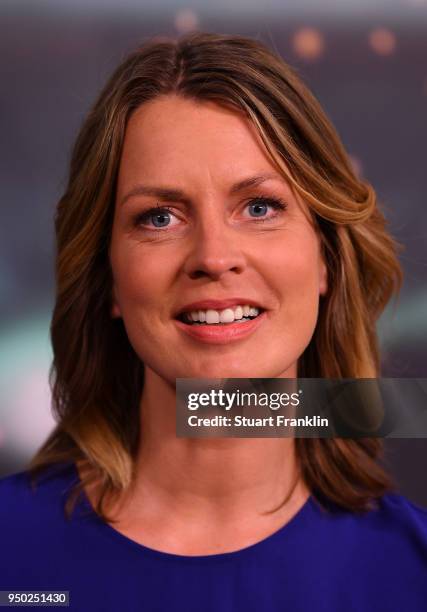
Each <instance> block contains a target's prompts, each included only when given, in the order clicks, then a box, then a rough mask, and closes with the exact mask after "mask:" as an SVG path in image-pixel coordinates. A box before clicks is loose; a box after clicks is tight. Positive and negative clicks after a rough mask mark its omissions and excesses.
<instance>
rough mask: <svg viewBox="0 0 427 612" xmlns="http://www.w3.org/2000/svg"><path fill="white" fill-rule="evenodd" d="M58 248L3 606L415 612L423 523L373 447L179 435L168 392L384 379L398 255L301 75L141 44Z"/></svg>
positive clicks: (425, 544) (251, 53) (222, 54)
mask: <svg viewBox="0 0 427 612" xmlns="http://www.w3.org/2000/svg"><path fill="white" fill-rule="evenodd" d="M56 234H57V248H58V252H57V296H56V304H55V310H54V315H53V320H52V327H51V336H52V344H53V350H54V363H53V368H52V378H53V380H52V383H53V398H54V407H55V411H56V415H57V419H58V425H57V427H56V428H55V430H54V432H53V433H52V434H51V435H50V437H49V439H48V440H47V441H46V443H45V444H44V445H43V447H42V448H41V449H40V450H39V452H38V453H37V455H36V456H35V457H34V459H33V461H32V463H31V465H30V468H31V476H32V483H33V487H32V488H31V489H30V486H29V478H28V474H27V473H26V472H23V473H21V474H18V475H15V476H12V477H9V478H6V479H4V480H3V482H2V484H1V488H0V490H1V499H2V500H4V501H5V502H7V504H8V508H7V509H6V510H5V509H4V507H5V503H3V504H2V511H1V513H2V514H1V517H2V518H3V521H2V525H5V526H7V527H6V529H4V533H3V536H2V540H3V542H5V543H6V544H5V548H4V550H5V551H6V552H4V553H3V556H4V558H5V560H7V559H9V564H8V569H7V570H6V572H5V573H4V574H3V576H2V578H1V588H2V589H21V590H23V589H25V590H28V589H37V590H42V589H44V590H46V589H48V590H54V589H59V590H68V591H69V592H70V605H71V607H72V608H73V609H76V610H140V609H143V610H185V611H187V612H188V611H192V610H197V611H199V610H221V611H222V612H224V611H228V610H230V611H231V610H233V611H235V610H292V611H294V612H295V611H299V610H301V611H302V610H304V611H305V610H327V611H328V612H331V611H335V610H337V611H338V610H339V611H342V610H357V611H359V610H370V609H375V610H376V611H378V610H384V611H386V610H387V611H390V610H401V609H405V610H411V611H414V612H415V611H421V610H425V609H427V514H426V512H425V511H423V510H421V509H420V508H417V507H415V506H414V505H412V504H411V503H410V502H409V501H407V500H406V499H405V498H403V497H401V496H400V495H397V494H396V493H393V492H391V483H390V480H389V477H388V476H387V474H386V473H385V471H384V469H383V467H382V466H381V465H380V450H381V448H380V443H379V441H378V440H376V439H362V440H351V439H338V438H337V439H298V440H294V439H291V438H288V439H275V438H269V439H220V438H219V439H212V438H210V439H207V440H206V439H185V438H177V437H176V433H175V382H176V379H177V378H205V377H209V378H219V377H231V378H239V377H241V378H248V377H257V378H268V377H270V378H275V377H278V378H296V377H327V378H342V377H344V378H345V377H356V378H357V377H365V378H372V377H376V376H377V375H378V374H379V355H378V346H377V337H376V331H375V322H376V320H377V318H378V316H379V315H380V313H381V312H382V310H383V309H384V307H385V305H386V304H387V302H388V301H389V300H390V298H391V296H392V295H393V292H394V291H395V290H396V289H397V288H398V286H399V282H400V268H399V264H398V262H397V258H396V246H395V243H394V241H393V239H392V238H391V237H390V236H389V234H388V233H387V230H386V224H385V220H384V217H383V215H382V213H381V212H380V210H379V209H378V207H377V204H376V198H375V193H374V191H373V189H372V187H371V186H370V185H368V184H367V183H366V182H363V181H361V180H360V179H358V178H357V177H356V176H355V174H354V172H353V170H352V168H351V166H350V164H349V161H348V158H347V155H346V153H345V152H344V149H343V147H342V145H341V143H340V141H339V139H338V136H337V135H336V133H335V132H334V130H333V128H332V127H331V125H330V123H329V121H328V119H327V118H326V117H325V115H324V113H323V111H322V110H321V108H320V106H319V104H318V102H317V101H316V100H315V99H314V97H313V96H312V95H311V94H310V93H309V91H308V90H307V89H306V88H305V86H304V85H303V84H302V83H301V81H300V80H299V79H298V78H297V77H296V76H295V74H294V73H293V72H292V70H291V69H290V68H289V67H288V66H287V65H286V64H285V63H284V62H283V61H282V60H281V59H280V58H279V57H277V56H275V55H274V54H272V53H271V52H270V51H269V50H267V49H266V48H265V47H264V46H263V45H262V44H261V43H259V42H256V41H254V40H251V39H247V38H243V37H240V36H227V35H216V34H207V33H193V34H191V35H187V36H185V37H183V38H181V39H180V40H178V41H177V42H173V41H168V40H163V41H157V40H154V41H152V42H150V43H147V44H145V45H144V46H143V47H141V48H140V49H138V50H137V51H136V52H134V53H133V54H131V55H130V56H129V57H128V58H127V59H126V60H125V61H124V62H123V63H122V64H121V65H120V66H119V67H118V69H117V70H116V72H115V73H114V74H113V76H112V77H111V79H110V80H109V82H108V83H107V85H106V87H105V88H104V90H103V91H102V93H101V95H100V97H99V99H98V101H97V102H96V104H95V105H94V107H93V109H92V110H91V112H90V113H89V114H88V116H87V118H86V120H85V122H84V125H83V127H82V129H81V132H80V134H79V137H78V139H77V142H76V145H75V148H74V151H73V156H72V160H71V168H70V177H69V182H68V186H67V190H66V192H65V194H64V196H63V197H62V198H61V200H60V202H59V205H58V211H57V217H56ZM79 493H82V496H79Z"/></svg>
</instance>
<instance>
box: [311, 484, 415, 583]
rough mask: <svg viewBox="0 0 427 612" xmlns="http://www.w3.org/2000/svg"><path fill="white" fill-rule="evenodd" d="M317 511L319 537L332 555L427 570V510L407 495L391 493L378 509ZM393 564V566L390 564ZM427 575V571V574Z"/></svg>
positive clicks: (351, 561)
mask: <svg viewBox="0 0 427 612" xmlns="http://www.w3.org/2000/svg"><path fill="white" fill-rule="evenodd" d="M328 510H329V511H323V510H320V509H319V510H317V511H316V513H317V521H316V523H317V526H318V528H319V535H318V538H319V540H321V541H322V543H323V544H324V545H325V547H326V545H327V547H328V549H329V550H330V551H331V555H333V554H338V553H340V555H341V556H342V558H343V559H347V560H348V563H349V565H351V566H352V567H355V565H357V564H358V563H360V564H362V565H364V566H366V565H369V566H370V567H371V568H372V569H373V570H375V571H379V568H380V567H382V568H383V569H384V570H385V569H386V568H388V569H390V567H391V566H393V568H394V570H397V568H400V569H402V568H403V566H405V567H406V569H405V571H409V572H410V571H411V568H412V569H413V568H417V571H423V572H427V510H426V509H425V508H421V507H420V506H418V505H416V504H414V503H413V502H411V501H410V500H409V499H407V498H406V497H405V496H403V495H400V494H397V493H389V494H386V495H384V496H383V497H381V498H380V499H379V500H378V502H377V505H376V507H375V508H373V509H372V510H370V511H368V512H364V513H358V512H349V511H344V510H339V509H338V508H336V507H332V508H329V509H328ZM389 566H390V567H389ZM426 575H427V574H424V576H426Z"/></svg>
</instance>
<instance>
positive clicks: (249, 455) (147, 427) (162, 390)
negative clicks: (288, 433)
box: [133, 368, 308, 519]
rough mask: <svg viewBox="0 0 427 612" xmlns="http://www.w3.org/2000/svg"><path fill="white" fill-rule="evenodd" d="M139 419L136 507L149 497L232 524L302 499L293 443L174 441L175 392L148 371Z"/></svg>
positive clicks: (284, 440)
mask: <svg viewBox="0 0 427 612" xmlns="http://www.w3.org/2000/svg"><path fill="white" fill-rule="evenodd" d="M140 414H141V439H140V450H139V453H138V457H137V463H136V478H135V483H134V487H133V497H134V499H138V498H140V499H141V503H142V499H146V493H147V491H149V492H150V494H151V495H153V494H155V495H156V497H157V498H158V499H161V500H163V501H164V503H165V504H167V505H170V504H172V505H173V507H174V508H175V509H181V510H182V511H183V512H187V511H188V510H190V511H192V512H196V511H198V512H200V513H205V514H206V513H207V514H211V513H212V514H214V515H215V517H216V518H217V519H220V517H221V516H223V517H224V516H225V515H226V516H227V518H228V519H232V518H233V517H235V518H237V517H238V516H242V514H243V515H245V516H247V515H248V512H249V511H251V512H255V513H264V512H269V511H272V510H273V509H274V508H275V507H277V506H279V505H280V504H281V503H283V502H284V501H285V500H286V499H287V498H288V499H289V500H291V499H292V501H293V504H292V505H294V503H298V500H299V501H301V500H304V499H306V498H307V496H308V491H307V489H306V488H305V486H304V485H303V483H302V481H301V479H300V478H299V470H298V465H297V460H296V456H295V443H294V439H293V438H217V439H214V438H210V439H206V438H204V439H194V438H177V437H176V433H175V388H174V387H173V386H172V385H170V384H168V383H167V382H166V381H165V380H163V379H162V378H160V377H159V376H158V375H157V374H155V373H154V372H153V371H152V370H150V369H148V368H146V376H145V382H144V390H143V393H142V397H141V403H140ZM196 509H197V510H196Z"/></svg>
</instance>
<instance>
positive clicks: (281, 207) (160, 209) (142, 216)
mask: <svg viewBox="0 0 427 612" xmlns="http://www.w3.org/2000/svg"><path fill="white" fill-rule="evenodd" d="M254 203H261V204H266V205H267V206H270V207H271V208H273V209H274V210H275V211H276V214H275V215H273V216H272V217H266V218H261V217H259V218H257V217H253V220H254V222H255V223H265V222H266V221H271V220H272V219H275V218H276V217H277V216H278V215H280V214H281V213H282V212H284V211H285V210H286V209H287V207H288V205H287V204H286V202H284V201H283V200H282V199H281V198H276V197H274V198H272V197H269V196H263V195H261V196H257V197H255V198H251V199H250V200H248V202H246V206H250V205H253V204H254ZM165 212H168V213H171V214H174V213H173V209H172V208H170V207H169V206H153V207H152V208H150V209H149V210H146V211H145V212H143V213H139V214H137V215H136V216H135V218H134V221H133V223H134V226H135V227H138V226H141V224H142V223H143V222H146V221H148V220H149V219H150V218H151V217H152V216H153V215H156V214H157V215H158V214H162V213H165ZM166 228H167V226H165V227H164V228H160V227H154V226H153V227H150V229H149V231H154V232H164V231H165V229H166ZM144 229H147V227H145V228H144Z"/></svg>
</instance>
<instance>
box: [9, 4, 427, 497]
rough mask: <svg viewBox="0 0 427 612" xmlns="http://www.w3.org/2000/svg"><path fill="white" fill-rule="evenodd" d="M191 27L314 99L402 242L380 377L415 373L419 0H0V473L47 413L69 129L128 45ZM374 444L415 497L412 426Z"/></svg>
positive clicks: (383, 332) (417, 450)
mask: <svg viewBox="0 0 427 612" xmlns="http://www.w3.org/2000/svg"><path fill="white" fill-rule="evenodd" d="M194 29H198V30H205V31H210V32H220V33H229V34H242V35H247V36H251V37H253V38H256V39H259V40H261V41H263V42H265V43H266V44H267V45H269V46H270V47H271V48H272V49H274V50H275V51H276V52H278V53H279V54H280V55H281V56H282V57H283V58H284V59H285V60H286V61H287V62H288V63H289V64H291V65H292V66H293V67H294V68H295V69H296V70H297V71H298V73H299V75H300V76H301V77H302V78H303V80H304V81H305V82H306V83H307V84H308V86H309V87H310V88H311V89H312V91H313V93H314V94H315V95H316V96H317V98H318V99H319V100H320V102H321V104H322V105H323V107H324V109H325V111H326V112H327V114H328V115H329V117H330V118H331V119H332V121H333V123H334V125H335V126H336V128H337V130H338V132H339V134H340V136H341V138H342V140H343V142H344V145H345V146H346V148H347V150H348V151H349V153H350V155H351V159H352V162H353V164H354V167H355V169H356V171H357V172H358V173H359V174H360V175H361V176H363V177H364V178H366V179H367V180H369V181H370V182H371V183H372V184H373V185H374V187H375V188H376V190H377V193H378V196H379V200H380V202H381V205H382V206H383V209H384V210H385V212H386V216H387V218H388V220H389V224H390V229H391V231H392V233H393V234H394V235H395V236H396V238H397V239H398V240H399V242H401V243H402V244H403V245H404V247H405V248H404V250H403V252H402V254H401V262H402V265H403V267H404V271H405V282H404V286H403V290H402V293H401V296H400V299H399V301H398V302H397V303H396V304H395V306H394V308H393V307H392V308H389V309H388V310H387V311H386V313H385V314H384V316H383V317H382V319H381V321H380V324H379V332H380V337H381V344H382V349H383V376H389V377H419V378H421V377H426V370H427V366H426V362H427V247H426V243H427V207H426V193H427V180H426V170H427V164H426V154H425V149H426V142H427V121H426V117H427V61H426V60H427V0H376V2H375V3H373V2H372V1H371V0H342V1H341V2H339V1H338V0H264V2H262V3H261V2H259V1H257V0H231V2H229V1H228V0H227V1H226V0H216V1H215V2H210V3H208V2H206V1H203V0H189V1H188V2H186V3H185V2H184V3H183V2H178V1H177V0H161V1H160V2H147V1H145V0H120V2H117V1H116V0H102V1H101V0H69V1H68V2H67V1H66V0H62V1H61V0H28V1H22V0H11V1H5V0H3V1H1V2H0V46H1V53H0V68H1V74H2V78H1V81H0V83H1V88H2V91H1V97H0V105H1V106H0V108H1V112H0V117H1V122H2V127H1V138H0V148H1V165H0V185H1V187H0V188H1V199H0V210H1V219H2V220H1V224H0V232H1V234H0V237H1V240H0V255H1V256H0V477H1V476H4V475H7V474H10V473H13V472H15V471H19V470H20V469H23V467H24V466H25V464H26V462H27V461H28V460H29V458H30V457H31V455H32V454H33V453H34V452H35V450H36V449H37V447H38V446H39V445H40V444H41V442H42V441H43V440H44V438H45V437H46V435H47V433H48V432H49V431H50V429H51V428H52V426H53V418H52V415H51V403H50V391H49V386H48V371H49V366H50V362H51V358H52V355H51V348H50V342H49V322H50V317H51V313H52V308H53V297H54V273H53V270H54V229H53V217H54V211H55V206H56V202H57V201H58V199H59V197H60V196H61V194H62V192H63V190H64V188H65V181H66V177H67V165H68V161H69V156H70V150H71V146H72V143H73V141H74V139H75V137H76V135H77V130H78V128H79V126H80V124H81V122H82V120H83V117H84V115H85V113H86V112H87V110H88V109H89V106H90V105H91V103H92V102H93V100H94V98H95V96H96V95H97V93H98V92H99V90H100V88H101V86H102V85H103V84H104V82H105V80H106V78H107V77H108V76H109V74H110V73H111V71H112V70H113V69H114V68H115V66H116V65H117V64H118V63H119V62H120V61H121V60H122V59H123V58H124V56H125V55H126V54H127V53H128V52H129V51H131V50H133V49H134V47H136V46H137V45H139V44H141V43H143V42H145V41H146V40H147V39H149V38H151V37H153V36H165V35H166V36H178V35H180V34H183V33H186V32H188V31H191V30H194ZM386 453H387V454H386V458H387V462H388V464H389V465H390V467H391V470H392V472H393V474H394V476H395V478H396V481H397V483H398V485H399V487H400V490H401V492H402V493H404V494H405V495H407V496H408V497H409V498H410V499H412V500H413V501H414V502H415V503H418V504H420V505H423V506H427V481H426V476H425V472H424V470H422V469H421V468H422V467H424V465H425V463H426V460H427V440H425V439H413V440H389V441H387V442H386Z"/></svg>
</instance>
